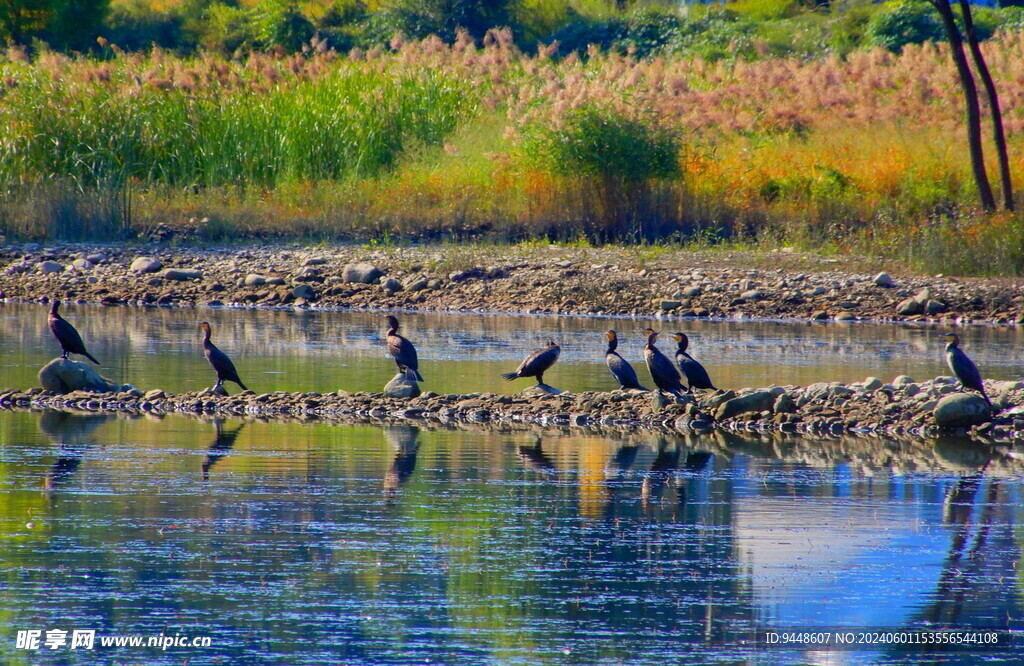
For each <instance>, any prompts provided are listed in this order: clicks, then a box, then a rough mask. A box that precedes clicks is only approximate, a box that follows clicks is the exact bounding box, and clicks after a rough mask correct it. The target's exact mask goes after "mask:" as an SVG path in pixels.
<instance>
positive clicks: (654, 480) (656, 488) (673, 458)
mask: <svg viewBox="0 0 1024 666" xmlns="http://www.w3.org/2000/svg"><path fill="white" fill-rule="evenodd" d="M655 450H656V451H657V455H656V456H655V458H654V462H652V463H651V469H650V471H649V472H648V473H647V474H646V475H645V476H644V480H643V484H642V485H641V486H640V499H641V501H642V502H643V503H644V506H647V505H650V504H653V503H654V502H657V501H659V500H660V498H661V492H662V490H664V488H665V486H666V485H667V484H668V482H669V480H671V479H672V478H673V477H674V476H675V472H676V470H677V469H679V454H680V451H679V447H678V446H677V445H676V443H675V442H672V443H669V442H668V441H666V439H665V438H664V437H659V438H658V439H657V444H656V446H655Z"/></svg>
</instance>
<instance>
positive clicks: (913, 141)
mask: <svg viewBox="0 0 1024 666" xmlns="http://www.w3.org/2000/svg"><path fill="white" fill-rule="evenodd" d="M485 41H486V45H485V46H484V47H482V48H481V47H478V46H476V45H474V44H473V42H472V40H469V39H467V38H465V37H464V36H463V37H462V38H460V39H459V40H457V41H456V43H455V44H454V45H450V46H448V45H444V44H442V43H440V42H439V41H438V40H436V39H428V40H425V41H422V42H414V43H403V42H402V41H401V40H400V39H396V40H395V41H394V42H393V44H392V47H393V50H391V51H387V52H372V53H360V52H358V51H355V52H353V53H352V54H350V55H349V56H348V57H341V56H339V55H337V54H335V53H333V52H330V51H327V52H322V53H321V52H313V53H310V54H307V55H298V56H294V57H275V56H271V55H250V56H249V57H247V58H244V59H239V60H225V59H222V58H220V57H215V56H210V55H206V56H201V57H197V58H186V59H181V58H175V57H172V56H170V55H168V54H166V53H162V52H160V51H155V52H153V53H151V54H149V55H147V56H141V55H124V54H116V55H114V56H113V57H111V58H110V59H108V60H102V61H101V60H89V59H79V58H66V57H63V56H57V55H53V54H43V55H42V56H40V57H38V58H36V59H34V60H29V59H28V58H25V57H24V56H23V55H22V54H20V53H18V52H14V51H12V52H9V53H8V54H7V56H6V57H3V58H0V126H3V127H5V128H7V131H6V132H4V133H2V134H0V184H2V187H3V190H2V193H3V196H2V197H0V231H2V232H3V233H7V234H12V235H19V236H37V237H42V236H47V235H52V234H59V235H73V234H75V233H80V232H76V231H75V222H74V216H75V215H76V214H80V215H81V216H82V220H81V223H82V225H85V224H89V225H91V226H90V227H89V228H90V229H94V230H96V233H109V234H110V235H113V236H116V235H118V234H120V233H121V229H122V228H123V227H124V226H126V225H127V224H128V223H129V222H130V224H131V225H132V226H134V227H136V228H139V227H145V226H147V225H152V224H157V223H167V224H181V223H182V222H183V221H184V220H188V219H191V218H197V219H202V218H210V219H211V220H213V221H214V223H213V224H211V225H210V227H209V229H215V230H216V233H218V234H221V235H224V234H229V233H230V231H231V229H235V230H237V232H238V233H239V234H244V233H271V234H285V235H290V234H314V235H317V236H321V237H368V236H373V235H375V234H388V235H389V237H391V238H413V239H421V238H437V237H457V238H464V237H478V236H488V237H492V238H498V239H509V240H522V239H524V238H530V237H536V236H546V237H549V238H555V239H559V240H575V239H578V238H580V237H585V238H588V239H590V241H592V242H607V241H610V240H617V241H637V240H652V239H656V238H664V237H678V238H680V240H685V238H686V237H689V236H692V235H694V234H702V237H708V235H709V234H710V235H713V236H714V237H721V238H728V237H734V238H735V237H743V238H747V239H756V238H771V239H778V240H777V241H776V242H786V243H791V244H797V245H803V246H806V247H811V248H834V249H835V250H836V251H860V252H873V253H877V254H883V255H885V256H889V257H893V258H895V259H898V260H900V261H906V262H909V263H911V264H913V265H915V266H918V267H922V268H929V269H930V268H931V267H936V266H943V267H945V266H952V267H954V268H955V270H956V271H959V272H970V271H985V270H990V269H991V268H992V267H995V266H998V267H999V268H998V271H999V272H1002V273H1024V258H1022V253H1021V252H1019V251H1018V250H1016V249H1014V248H1013V247H1012V245H1013V244H1012V243H1009V242H999V241H998V239H999V237H1000V235H1001V234H1004V235H1009V234H1011V233H1015V232H1014V230H1015V229H1018V228H1020V227H1021V226H1022V223H1021V220H1022V218H1021V216H1020V215H1019V214H1018V215H1016V216H1014V215H1010V216H1005V217H1001V218H998V219H999V221H998V222H996V221H995V220H996V218H986V217H981V216H978V215H977V214H975V212H974V208H973V206H974V199H975V196H976V194H975V192H974V185H973V181H972V178H971V174H970V166H969V162H968V160H967V159H966V151H965V149H964V145H965V142H964V138H963V129H962V118H961V116H962V112H961V109H960V100H959V93H958V92H957V88H956V74H955V71H954V69H953V66H952V64H951V63H950V60H949V56H948V53H947V52H946V50H945V48H944V47H936V46H932V45H926V46H908V47H906V48H905V49H904V50H903V52H902V53H900V54H893V53H889V52H887V51H882V50H873V51H865V52H856V53H853V54H851V55H850V56H849V57H848V58H846V59H842V60H841V59H838V58H822V59H817V60H806V59H767V60H762V61H757V62H746V61H743V60H739V61H736V62H723V61H714V62H712V61H705V60H702V59H700V58H695V57H687V58H655V59H637V58H634V57H631V56H628V55H620V54H602V53H598V52H596V51H594V52H592V53H591V54H590V56H589V57H587V58H580V57H578V56H576V55H569V56H567V57H564V58H561V59H557V58H553V57H552V55H553V53H554V51H555V48H554V47H542V48H540V49H538V52H537V53H536V54H535V55H525V54H522V53H520V52H519V51H518V50H517V49H516V47H515V46H514V45H513V44H512V41H511V38H510V37H509V35H508V34H507V33H502V32H493V33H491V34H490V35H489V36H488V38H487V40H485ZM983 48H984V49H985V52H986V57H987V58H988V60H989V62H990V64H991V68H992V71H993V73H994V75H995V76H996V77H997V81H996V85H997V87H998V88H999V90H1000V93H1001V102H1002V105H1003V111H1004V117H1005V121H1006V129H1007V133H1008V140H1009V143H1010V150H1011V157H1012V170H1013V174H1014V177H1015V179H1016V180H1017V182H1021V181H1022V179H1024V157H1022V156H1024V87H1022V86H1021V85H1020V82H1021V81H1024V35H1022V34H1020V33H1006V34H1003V35H1001V36H1000V37H998V38H996V39H993V40H991V41H988V42H986V43H985V44H984V45H983ZM55 183H59V185H55ZM126 188H127V189H126ZM101 192H109V193H114V194H115V195H117V194H118V193H124V192H127V193H128V194H129V195H130V196H127V197H125V196H121V197H120V198H118V197H117V196H114V197H110V196H107V195H102V196H101V195H99V194H97V193H101ZM76 193H77V194H76ZM75 196H77V197H80V198H81V199H82V201H83V202H86V203H83V205H82V206H76V205H72V204H73V202H72V201H71V199H73V198H74V197H75ZM103 200H109V201H120V202H122V203H121V204H119V205H117V206H114V205H111V206H108V207H106V208H104V207H103V206H101V205H99V203H95V202H100V201H103ZM53 201H58V202H64V203H61V204H60V205H57V204H55V203H53ZM90 201H91V202H94V203H88V202H90ZM104 210H107V211H108V214H109V216H110V220H109V221H108V222H107V223H105V224H100V223H99V221H98V217H97V216H99V217H102V211H104ZM75 211H80V213H76V212H75ZM118 211H121V212H118ZM127 216H130V218H129V219H127V220H126V219H125V218H126V217H127ZM55 217H56V218H59V219H61V220H64V221H62V222H60V224H56V223H53V222H52V219H51V218H55ZM965 220H977V222H976V223H973V222H972V223H971V224H970V225H967V226H964V225H965V224H966V222H964V221H965ZM103 230H105V231H103ZM910 238H912V239H915V244H914V247H913V248H912V247H911V244H910V243H908V241H907V239H910ZM957 238H960V242H959V245H958V246H957V249H956V251H952V250H950V251H947V252H943V251H941V248H942V246H943V245H944V244H947V245H948V244H954V243H955V240H956V239H957ZM923 247H927V248H929V249H928V251H922V250H921V248H923ZM985 251H989V252H990V253H992V254H993V256H994V255H998V256H997V257H995V258H991V257H990V258H989V259H987V260H986V259H984V255H985ZM938 270H946V269H945V268H939V269H938ZM950 270H952V269H950ZM947 272H948V271H947Z"/></svg>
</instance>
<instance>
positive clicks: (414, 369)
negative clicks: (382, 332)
mask: <svg viewBox="0 0 1024 666" xmlns="http://www.w3.org/2000/svg"><path fill="white" fill-rule="evenodd" d="M387 320H388V332H387V336H386V339H387V343H388V351H389V352H391V355H392V356H393V357H394V359H395V364H396V365H397V366H398V371H399V372H402V373H405V374H407V375H409V374H411V375H412V376H413V377H415V379H416V381H418V382H422V381H423V377H422V376H421V375H420V371H419V366H420V362H419V361H418V360H417V359H416V347H414V346H413V344H412V343H411V342H409V341H408V340H407V339H406V338H403V337H402V336H401V335H399V334H398V319H397V318H396V317H395V316H394V315H388V316H387Z"/></svg>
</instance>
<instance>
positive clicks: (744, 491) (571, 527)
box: [0, 413, 1024, 664]
mask: <svg viewBox="0 0 1024 666" xmlns="http://www.w3.org/2000/svg"><path fill="white" fill-rule="evenodd" d="M0 435H2V446H0V502H2V504H0V524H2V527H3V538H2V540H0V561H2V562H3V565H2V571H3V577H2V587H0V607H2V609H3V610H2V612H3V614H4V623H3V625H4V627H5V631H4V635H3V636H2V637H0V660H2V661H3V662H4V663H10V664H30V663H32V664H34V663H62V664H64V663H67V664H86V663H89V664H92V663H110V664H115V663H118V664H120V663H147V664H149V663H158V664H180V663H185V662H187V663H190V664H194V663H231V664H235V663H242V664H249V663H252V664H262V663H268V664H270V663H274V664H276V663H289V664H321V663H354V664H355V663H358V664H364V663H365V664H407V663H443V664H478V663H501V664H506V663H507V664H536V663H556V664H562V663H567V664H595V663H602V664H604V663H608V664H612V663H627V664H664V663H759V664H760V663H764V664H772V663H869V662H870V663H876V662H881V663H890V662H893V663H895V662H899V661H901V660H902V661H906V662H907V663H917V662H919V661H921V660H922V659H924V658H925V657H926V656H928V655H922V654H920V653H900V652H896V651H893V650H885V649H875V650H873V651H866V652H820V651H815V650H804V651H792V650H778V649H776V650H767V649H763V648H762V647H759V646H758V643H757V637H758V631H759V630H764V629H766V628H772V629H783V628H785V627H802V626H812V627H836V626H838V625H845V626H850V627H891V628H900V627H909V626H914V625H918V624H920V623H922V622H937V623H943V624H944V625H947V626H953V627H960V628H970V627H1001V628H1006V627H1016V628H1018V629H1019V628H1020V625H1021V618H1022V613H1021V611H1022V603H1021V602H1022V598H1021V589H1022V583H1021V577H1020V576H1019V574H1018V573H1017V562H1018V560H1019V559H1020V553H1021V540H1022V536H1021V530H1020V527H1019V526H1020V523H1021V520H1020V518H1021V510H1022V507H1024V497H1022V492H1021V486H1020V479H1021V476H1020V472H1019V471H1018V470H1017V468H1016V467H1014V463H1013V461H1012V458H1009V459H1007V458H1000V457H999V456H1000V455H1002V454H1000V453H998V452H995V451H990V452H988V453H984V452H982V453H979V451H978V450H975V449H971V450H967V449H962V448H958V446H961V445H959V444H956V443H944V444H943V445H942V447H941V448H942V450H943V451H944V452H945V453H944V456H943V457H937V456H936V455H935V453H934V452H935V451H936V450H938V447H936V446H935V443H923V444H920V443H919V444H906V443H904V444H899V445H897V444H895V443H891V442H881V441H867V440H856V439H849V440H835V441H824V440H822V441H809V440H796V439H778V438H770V437H758V436H751V435H744V436H742V437H740V436H738V435H729V434H724V433H716V434H714V435H711V436H708V437H692V436H691V437H684V436H669V435H655V434H650V433H646V434H644V433H620V434H614V433H607V434H581V433H580V432H558V431H541V430H537V431H487V430H479V431H466V430H443V429H440V430H435V429H430V428H426V427H422V428H421V427H415V426H409V425H382V426H356V425H349V426H340V425H335V426H332V425H326V424H298V423H260V422H242V421H238V420H228V421H200V420H194V419H188V418H175V417H169V418H166V419H163V420H147V419H140V420H124V419H113V418H106V417H97V416H80V415H68V414H57V413H45V414H41V415H40V414H25V413H21V414H11V413H6V414H3V415H0ZM893 447H897V448H899V449H900V451H901V453H900V455H899V457H898V458H897V457H894V456H892V454H891V450H892V448H893ZM957 452H959V453H957ZM883 454H884V455H883ZM887 456H888V457H887ZM871 461H882V462H874V463H872V462H871ZM908 468H912V469H913V471H911V472H906V471H905V470H906V469H908ZM55 628H56V629H65V630H69V631H70V630H73V629H76V628H77V629H93V630H96V631H97V633H98V634H100V635H120V636H126V635H140V636H146V637H148V636H153V635H161V634H163V635H165V636H177V635H181V636H188V637H193V636H209V637H211V645H210V646H209V647H205V648H194V649H193V648H184V647H174V648H171V649H169V650H167V651H161V650H158V649H155V648H146V647H140V648H130V647H120V648H97V649H96V650H94V651H91V652H86V651H81V650H75V651H72V650H70V649H67V648H63V649H58V650H52V651H51V650H46V649H40V650H38V651H32V650H24V649H18V648H17V647H16V645H15V637H16V632H17V631H18V630H30V629H39V630H43V631H46V630H49V629H55ZM1017 654H1018V653H1017V652H1012V651H1002V652H999V651H996V652H990V653H986V656H988V657H991V658H992V659H993V662H994V663H1018V656H1017ZM979 656H980V653H977V652H975V653H965V654H959V655H954V656H953V657H952V661H951V662H948V663H974V662H975V660H976V659H977V658H978V657H979ZM928 658H929V659H930V658H931V657H928Z"/></svg>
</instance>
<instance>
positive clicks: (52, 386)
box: [39, 358, 122, 394]
mask: <svg viewBox="0 0 1024 666" xmlns="http://www.w3.org/2000/svg"><path fill="white" fill-rule="evenodd" d="M39 384H40V386H42V387H43V389H45V390H47V391H51V392H53V393H58V394H63V393H71V392H73V391H93V392H98V393H114V392H117V391H120V390H122V387H121V385H120V384H118V383H116V382H114V381H112V380H110V379H107V378H106V377H103V376H102V375H100V373H98V372H96V371H95V370H93V369H92V368H91V367H90V366H88V365H86V364H85V363H81V362H79V361H72V360H71V359H69V358H55V359H53V360H52V361H50V362H49V363H47V364H46V365H44V366H43V367H42V369H41V370H40V371H39Z"/></svg>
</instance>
